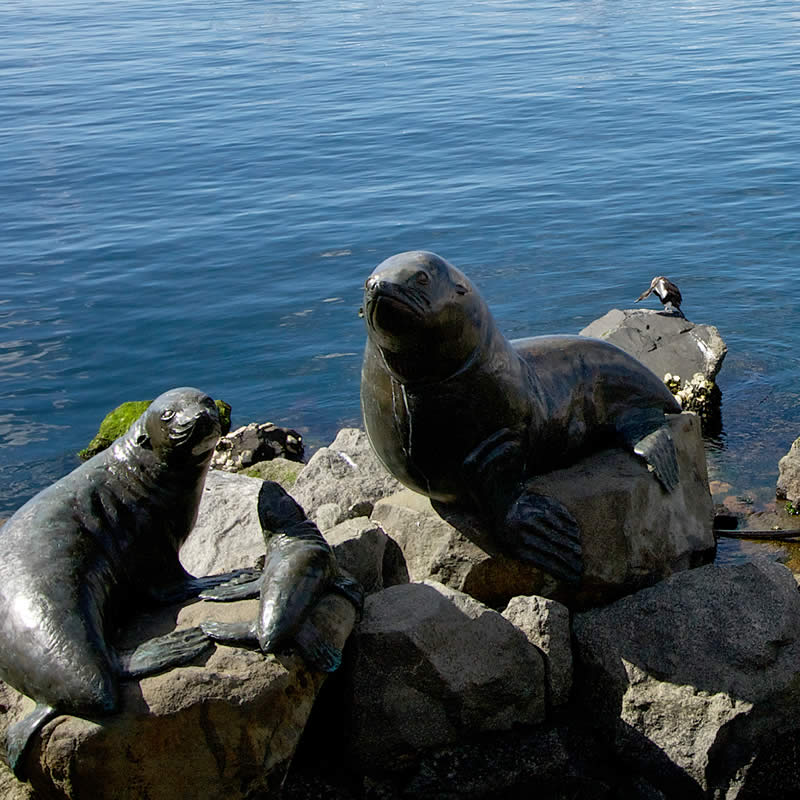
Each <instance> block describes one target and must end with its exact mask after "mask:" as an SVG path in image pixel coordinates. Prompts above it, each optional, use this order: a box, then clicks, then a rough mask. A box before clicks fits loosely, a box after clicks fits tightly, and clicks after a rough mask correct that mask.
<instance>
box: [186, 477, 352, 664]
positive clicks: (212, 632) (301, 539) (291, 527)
mask: <svg viewBox="0 0 800 800" xmlns="http://www.w3.org/2000/svg"><path fill="white" fill-rule="evenodd" d="M258 519H259V522H260V524H261V529H262V531H263V532H264V540H265V543H266V557H265V560H264V570H263V572H262V574H261V575H260V577H258V578H257V579H256V580H249V579H247V578H244V579H235V580H233V581H231V582H229V583H227V584H222V585H220V586H218V587H217V588H216V589H212V590H211V591H204V592H202V593H201V594H200V597H201V598H202V599H204V600H215V601H227V600H244V599H246V598H249V597H257V596H258V597H259V598H260V600H259V611H258V617H257V618H256V619H255V620H253V621H252V622H249V623H237V622H203V623H201V627H202V629H203V630H204V631H205V632H206V633H207V634H208V635H209V636H210V637H211V638H212V639H215V640H217V641H220V642H225V643H228V644H249V645H258V646H259V647H260V648H261V651H262V652H263V653H274V652H277V651H279V650H282V649H283V648H285V647H287V646H291V645H295V646H297V647H298V649H299V650H300V652H301V653H302V655H303V657H304V658H305V660H306V661H307V662H308V663H309V664H310V665H311V666H312V667H314V668H315V669H318V670H321V671H323V672H333V671H334V670H336V669H338V667H339V665H340V664H341V662H342V653H341V651H340V650H339V649H338V648H337V647H334V646H333V645H331V644H330V643H329V642H326V641H325V640H324V638H323V637H322V636H321V634H320V633H319V631H317V630H316V629H315V628H314V627H313V625H311V624H310V623H307V622H306V620H307V618H308V615H309V614H310V613H311V611H312V610H313V609H314V607H315V606H316V604H317V603H318V602H319V601H320V600H321V599H322V596H323V595H324V594H325V593H327V592H331V591H334V592H338V593H339V594H342V595H343V596H344V597H346V598H347V599H348V600H350V602H351V603H353V605H354V606H355V608H356V610H357V611H358V612H360V611H361V608H362V606H363V603H364V593H363V590H362V588H361V585H360V584H359V583H358V582H357V581H356V580H354V579H353V578H351V577H350V576H348V575H345V574H344V573H343V572H342V571H341V570H340V569H339V566H338V564H337V562H336V556H335V555H334V553H333V550H332V549H331V546H330V545H329V544H328V543H327V542H326V541H325V539H324V537H323V536H322V534H321V533H320V532H319V529H318V528H317V526H316V525H315V524H314V523H313V522H312V521H311V520H309V519H307V517H306V515H305V512H304V511H303V509H302V508H301V507H300V505H299V504H298V503H297V502H296V501H295V500H294V498H292V497H291V496H290V495H289V494H288V493H287V492H286V491H285V490H284V489H283V488H282V487H281V486H280V485H279V484H277V483H274V482H273V481H264V483H263V484H262V486H261V489H260V491H259V494H258ZM304 623H306V624H304Z"/></svg>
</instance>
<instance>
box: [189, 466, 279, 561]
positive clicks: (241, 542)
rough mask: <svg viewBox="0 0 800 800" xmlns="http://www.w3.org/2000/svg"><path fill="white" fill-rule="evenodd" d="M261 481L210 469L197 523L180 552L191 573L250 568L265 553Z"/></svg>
mask: <svg viewBox="0 0 800 800" xmlns="http://www.w3.org/2000/svg"><path fill="white" fill-rule="evenodd" d="M262 483H263V481H261V480H259V479H258V478H248V477H246V476H244V475H238V474H236V473H233V472H223V471H222V470H216V469H212V470H209V472H208V476H207V477H206V485H205V488H204V489H203V497H202V499H201V500H200V508H199V509H198V511H197V522H195V525H194V528H193V529H192V532H191V533H190V534H189V537H188V538H187V539H186V541H185V542H184V544H183V547H182V548H181V551H180V559H181V563H182V564H183V566H184V567H185V568H186V569H187V570H188V571H189V572H190V573H191V574H192V575H211V574H213V573H215V572H230V571H231V570H235V569H239V568H240V567H251V566H254V565H255V564H256V562H257V561H258V559H259V558H260V557H261V556H263V555H264V535H263V533H262V532H261V525H260V524H259V522H258V492H259V490H260V489H261V484H262Z"/></svg>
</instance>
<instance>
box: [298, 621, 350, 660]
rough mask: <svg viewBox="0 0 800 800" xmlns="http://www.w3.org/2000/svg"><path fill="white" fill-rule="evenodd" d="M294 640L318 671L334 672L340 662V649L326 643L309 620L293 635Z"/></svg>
mask: <svg viewBox="0 0 800 800" xmlns="http://www.w3.org/2000/svg"><path fill="white" fill-rule="evenodd" d="M294 642H295V644H296V645H297V646H298V648H300V652H301V653H302V654H303V658H304V659H305V660H306V661H307V662H308V663H309V664H310V665H311V666H312V667H314V668H315V669H318V670H319V671H320V672H336V670H337V669H339V667H340V666H341V664H342V651H341V650H340V649H339V648H338V647H334V646H333V645H332V644H328V642H326V641H325V640H324V638H323V637H322V634H321V633H320V632H319V631H318V630H317V629H316V628H315V627H314V626H313V625H312V624H311V623H310V622H306V624H305V625H302V626H301V627H300V629H299V630H298V631H297V633H296V634H295V636H294Z"/></svg>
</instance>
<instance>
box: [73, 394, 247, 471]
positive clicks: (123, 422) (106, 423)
mask: <svg viewBox="0 0 800 800" xmlns="http://www.w3.org/2000/svg"><path fill="white" fill-rule="evenodd" d="M152 402H153V401H152V400H129V401H128V402H127V403H122V404H121V405H118V406H117V407H116V408H115V409H114V410H113V411H111V412H109V413H108V414H106V417H105V419H104V420H103V421H102V422H101V423H100V428H99V430H98V431H97V433H96V434H95V437H94V438H93V439H92V441H91V442H89V444H88V445H86V447H85V448H84V449H83V450H80V451H78V457H79V458H80V459H81V461H87V460H88V459H90V458H91V457H92V456H96V455H97V454H98V453H101V452H102V451H103V450H105V449H106V448H107V447H108V446H109V445H110V444H111V443H112V442H113V441H114V439H117V438H118V437H120V436H122V434H123V433H125V431H127V430H128V428H130V426H131V424H132V423H133V422H134V421H135V420H137V419H138V418H139V417H140V416H141V415H142V414H143V413H144V411H145V409H146V408H147V407H148V406H149V405H150V403H152ZM214 404H215V405H216V406H217V411H218V412H219V422H220V426H221V428H222V435H223V436H224V435H225V434H226V433H227V432H228V431H229V430H230V429H231V407H230V405H229V404H228V403H226V402H225V401H224V400H215V401H214Z"/></svg>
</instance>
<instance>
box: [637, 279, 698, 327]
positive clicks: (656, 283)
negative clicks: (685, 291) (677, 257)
mask: <svg viewBox="0 0 800 800" xmlns="http://www.w3.org/2000/svg"><path fill="white" fill-rule="evenodd" d="M652 292H655V293H656V295H657V296H658V299H659V300H660V301H661V302H662V304H663V305H664V308H665V309H666V308H667V306H669V307H670V310H671V311H674V312H675V313H676V314H678V316H681V317H684V319H686V317H685V316H684V314H683V311H681V302H682V300H683V298H682V297H681V292H680V289H678V287H677V286H676V285H675V284H674V283H673V282H672V281H671V280H670V279H669V278H665V277H664V276H663V275H656V277H655V278H653V280H652V281H651V282H650V288H649V289H648V290H647V291H646V292H642V294H640V295H639V297H638V298H637V299H636V302H637V303H638V302H639V301H640V300H644V299H645V297H648V296H649V295H650V294H651V293H652Z"/></svg>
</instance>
